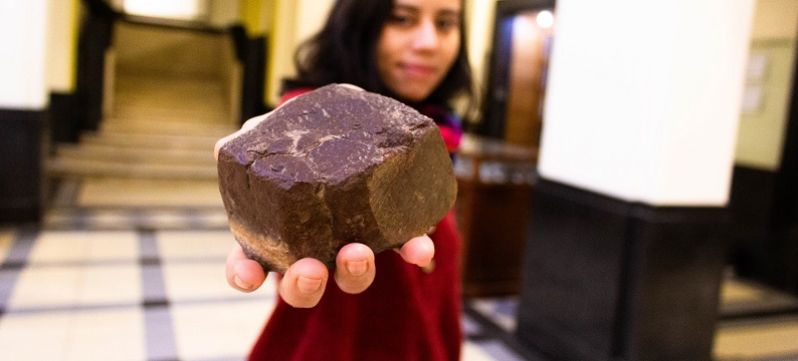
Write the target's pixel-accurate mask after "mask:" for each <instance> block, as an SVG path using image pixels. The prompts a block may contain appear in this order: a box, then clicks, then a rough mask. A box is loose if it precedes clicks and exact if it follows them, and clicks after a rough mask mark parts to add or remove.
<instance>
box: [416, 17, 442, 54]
mask: <svg viewBox="0 0 798 361" xmlns="http://www.w3.org/2000/svg"><path fill="white" fill-rule="evenodd" d="M414 36H415V37H414V39H413V47H414V48H415V49H418V50H430V49H435V48H436V47H437V46H438V41H439V38H438V36H439V34H438V29H437V28H436V27H435V23H434V22H433V21H422V22H421V23H420V24H419V25H418V29H416V32H415V34H414Z"/></svg>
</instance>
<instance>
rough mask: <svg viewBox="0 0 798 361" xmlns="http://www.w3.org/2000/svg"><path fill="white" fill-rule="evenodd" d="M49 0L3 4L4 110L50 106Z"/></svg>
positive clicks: (0, 104) (0, 98) (0, 93)
mask: <svg viewBox="0 0 798 361" xmlns="http://www.w3.org/2000/svg"><path fill="white" fill-rule="evenodd" d="M46 24H47V0H25V1H13V0H0V52H2V56H1V57H0V59H2V60H0V79H2V81H0V108H5V109H15V110H41V109H44V108H45V107H46V106H47V102H48V87H47V79H46V74H47V69H46V65H45V58H46V53H45V50H46V44H47V25H46Z"/></svg>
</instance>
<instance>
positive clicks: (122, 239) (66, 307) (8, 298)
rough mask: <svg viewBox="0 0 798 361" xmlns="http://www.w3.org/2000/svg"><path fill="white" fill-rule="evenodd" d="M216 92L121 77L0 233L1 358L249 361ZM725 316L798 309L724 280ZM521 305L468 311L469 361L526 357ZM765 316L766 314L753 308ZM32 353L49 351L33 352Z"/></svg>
mask: <svg viewBox="0 0 798 361" xmlns="http://www.w3.org/2000/svg"><path fill="white" fill-rule="evenodd" d="M222 97H223V92H222V91H221V90H220V89H219V88H218V86H217V85H215V84H214V83H213V82H212V81H202V80H197V79H190V78H185V77H184V78H180V77H164V76H154V75H143V76H133V75H129V74H124V75H122V74H120V76H119V77H118V78H117V80H116V93H115V97H114V101H115V102H114V107H113V111H112V114H113V116H112V117H111V118H109V119H108V120H107V121H106V122H104V123H103V127H102V130H101V131H99V132H97V133H96V134H85V135H84V136H83V137H82V141H81V142H80V143H79V145H61V147H60V148H59V149H58V152H57V154H58V157H57V158H55V159H53V161H52V163H51V164H50V167H51V172H52V173H53V174H55V175H57V176H58V179H59V181H58V182H57V183H56V186H55V187H54V190H55V195H54V198H53V202H52V204H51V206H50V208H49V210H48V211H47V213H46V216H45V220H44V224H43V226H42V227H41V228H40V229H38V228H34V227H21V228H15V229H4V230H2V231H0V285H2V287H0V349H2V350H4V353H5V354H7V355H14V359H15V360H43V359H47V360H57V359H63V360H110V359H125V360H128V359H129V360H143V359H146V360H172V359H179V360H228V359H229V360H235V359H242V358H243V357H244V356H245V354H246V352H247V350H248V349H249V347H250V345H251V343H252V342H253V340H254V339H255V337H256V336H257V334H258V332H259V331H260V328H261V327H262V325H263V323H264V321H265V319H266V318H267V317H268V313H269V312H270V310H271V308H272V306H273V304H274V300H275V285H274V284H271V281H268V282H267V284H266V285H264V286H263V287H261V288H260V290H258V291H257V292H255V293H254V294H241V293H239V292H237V291H234V290H233V289H232V288H230V287H229V286H227V284H226V283H225V280H224V277H223V264H224V259H225V256H226V253H227V251H228V249H229V246H230V244H231V242H232V237H231V235H230V233H229V231H228V229H227V218H226V215H225V212H224V209H223V206H222V204H221V199H220V197H219V193H218V188H217V183H216V179H215V164H214V162H213V159H212V156H211V149H212V146H213V143H214V142H215V140H216V139H218V138H219V137H221V136H222V135H224V134H226V133H228V132H231V131H232V130H233V129H234V127H233V126H232V125H230V122H229V121H228V120H227V118H226V114H224V113H223V112H220V111H219V109H224V105H223V104H222V101H223V99H222ZM722 296H723V306H722V309H723V310H724V313H727V314H728V313H738V314H745V313H752V312H753V313H756V312H767V310H769V309H779V308H785V307H786V308H789V307H795V305H796V301H795V299H793V298H791V297H789V296H786V295H781V294H778V293H776V292H773V291H770V290H767V289H765V288H762V287H760V286H756V285H752V284H746V283H744V282H740V281H736V280H734V279H733V278H731V277H729V278H728V279H727V282H725V284H724V291H723V293H722ZM516 307H517V300H516V299H515V298H509V299H503V298H499V299H477V300H470V301H467V302H466V312H465V314H464V316H463V322H464V326H465V330H466V333H467V335H468V341H467V343H466V344H465V347H464V358H463V359H464V360H465V361H481V360H497V361H505V360H522V359H535V357H536V356H535V355H524V356H525V357H522V356H520V355H519V353H517V352H516V351H520V352H521V353H523V351H522V350H519V348H518V345H517V344H516V343H515V341H514V340H513V339H512V338H508V336H507V335H508V334H510V333H511V332H512V330H513V329H514V327H515V326H514V312H515V308H516ZM757 308H759V309H757ZM34 339H35V340H36V343H38V344H43V345H47V347H30V345H31V344H34V341H33V340H34ZM796 339H798V318H795V317H794V316H776V317H767V318H761V317H760V318H750V317H749V318H741V319H739V320H734V319H732V320H727V321H724V322H722V323H721V327H720V329H719V331H718V335H717V338H716V350H715V354H716V356H717V357H718V360H793V359H798V344H796V343H795V342H794V340H796Z"/></svg>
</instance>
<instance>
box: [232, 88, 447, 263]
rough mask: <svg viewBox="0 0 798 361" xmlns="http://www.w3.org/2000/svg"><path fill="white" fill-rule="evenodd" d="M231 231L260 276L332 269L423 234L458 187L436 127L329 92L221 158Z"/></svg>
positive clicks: (286, 111)
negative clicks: (349, 253) (303, 267)
mask: <svg viewBox="0 0 798 361" xmlns="http://www.w3.org/2000/svg"><path fill="white" fill-rule="evenodd" d="M218 170H219V188H220V191H221V194H222V199H223V201H224V205H225V208H226V209H227V214H228V217H229V220H230V229H231V231H232V232H233V235H234V236H235V238H236V240H238V242H239V243H240V244H241V246H242V247H243V249H244V251H245V252H246V253H247V255H248V256H249V257H251V258H253V259H255V260H257V261H258V262H260V263H261V265H262V266H263V267H264V269H265V270H266V271H279V272H283V271H285V270H286V268H287V267H288V266H290V265H291V264H292V263H293V262H295V261H296V260H298V259H301V258H304V257H313V258H316V259H319V260H320V261H322V262H324V263H326V264H327V265H328V266H330V267H332V266H333V265H334V264H335V256H336V254H337V252H338V250H339V249H340V248H341V247H342V246H344V245H345V244H347V243H350V242H361V243H364V244H366V245H368V246H369V247H371V248H372V249H373V250H374V252H375V253H377V252H380V251H382V250H385V249H388V248H393V247H398V246H401V245H402V244H403V243H404V242H405V241H407V240H408V239H410V238H412V237H414V236H419V235H421V234H423V233H425V232H426V231H427V230H428V229H429V228H430V227H431V226H433V225H435V224H436V223H437V222H438V221H439V220H440V219H441V218H442V217H443V216H444V215H445V214H446V212H447V211H448V210H449V209H450V208H451V207H452V205H453V203H454V199H455V195H456V192H457V183H456V181H455V178H454V174H453V171H452V165H451V160H450V158H449V155H448V153H447V151H446V148H445V146H444V143H443V140H442V139H441V136H440V134H439V132H438V127H437V126H436V125H435V124H434V122H433V121H432V120H431V119H429V118H427V117H425V116H423V115H421V114H420V113H418V112H417V111H415V110H414V109H412V108H410V107H408V106H406V105H404V104H402V103H400V102H398V101H395V100H393V99H390V98H387V97H384V96H381V95H378V94H374V93H369V92H365V91H360V90H356V89H352V88H350V87H346V86H341V85H329V86H325V87H322V88H319V89H317V90H315V91H313V92H310V93H307V94H304V95H302V96H300V97H297V98H295V99H294V100H293V101H291V102H288V103H287V104H285V105H283V106H282V107H280V108H278V109H277V110H276V111H274V112H272V113H271V114H270V115H269V116H268V117H267V118H266V119H265V120H263V121H262V122H261V123H260V124H258V125H257V126H255V127H254V128H253V129H251V130H249V131H247V132H244V133H242V134H241V135H239V136H237V137H235V138H233V139H232V140H230V141H228V142H227V143H225V144H224V145H223V146H222V147H221V149H220V151H219V159H218Z"/></svg>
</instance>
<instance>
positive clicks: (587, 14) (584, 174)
mask: <svg viewBox="0 0 798 361" xmlns="http://www.w3.org/2000/svg"><path fill="white" fill-rule="evenodd" d="M752 11H753V1H752V0H702V1H694V0H669V1H658V0H648V1H641V0H605V1H579V0H560V1H558V3H557V30H556V32H557V35H556V40H555V43H554V46H553V53H552V59H551V68H550V73H549V76H550V78H549V86H548V94H547V101H546V111H545V116H544V122H545V125H544V127H543V128H544V129H543V137H542V147H541V158H540V164H539V170H540V174H541V175H542V176H543V177H545V178H547V179H551V180H554V181H559V182H562V183H566V184H570V185H574V186H577V187H580V188H583V189H587V190H591V191H595V192H599V193H603V194H606V195H610V196H614V197H617V198H620V199H624V200H627V201H640V202H645V203H648V204H651V205H663V206H664V205H674V206H719V205H724V204H725V203H726V201H727V197H728V190H729V183H730V175H731V166H732V159H733V150H734V140H735V136H736V130H737V120H738V116H739V109H740V100H741V92H742V87H743V68H744V64H745V58H746V53H747V48H748V38H749V34H750V29H751V18H752Z"/></svg>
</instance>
